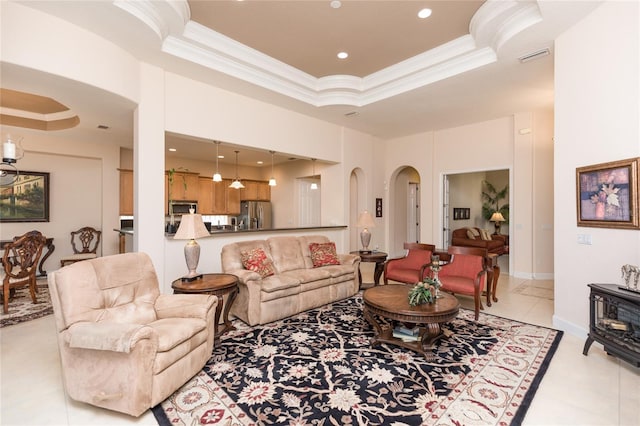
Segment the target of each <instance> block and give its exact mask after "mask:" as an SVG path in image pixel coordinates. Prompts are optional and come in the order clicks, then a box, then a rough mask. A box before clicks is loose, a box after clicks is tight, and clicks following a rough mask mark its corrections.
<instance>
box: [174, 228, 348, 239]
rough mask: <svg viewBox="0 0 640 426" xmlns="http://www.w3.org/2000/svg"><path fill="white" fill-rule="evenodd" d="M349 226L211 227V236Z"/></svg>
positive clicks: (322, 229) (324, 229) (323, 229)
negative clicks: (234, 228) (235, 228)
mask: <svg viewBox="0 0 640 426" xmlns="http://www.w3.org/2000/svg"><path fill="white" fill-rule="evenodd" d="M346 228H347V226H346V225H339V226H309V227H302V228H300V227H297V228H273V229H238V230H237V231H234V230H233V229H211V232H210V234H211V236H216V235H225V236H228V235H229V234H256V233H258V234H259V233H263V232H279V231H283V232H284V231H286V232H290V231H313V230H321V231H326V230H334V229H346ZM164 235H165V236H166V237H173V236H174V235H175V234H170V233H167V232H165V233H164Z"/></svg>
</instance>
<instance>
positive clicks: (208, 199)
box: [198, 177, 216, 214]
mask: <svg viewBox="0 0 640 426" xmlns="http://www.w3.org/2000/svg"><path fill="white" fill-rule="evenodd" d="M214 183H215V182H213V180H211V178H210V177H199V178H198V213H200V214H216V213H215V210H214V208H213V184H214Z"/></svg>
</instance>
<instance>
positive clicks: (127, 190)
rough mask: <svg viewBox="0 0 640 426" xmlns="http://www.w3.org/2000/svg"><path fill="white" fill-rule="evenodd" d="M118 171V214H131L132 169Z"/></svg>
mask: <svg viewBox="0 0 640 426" xmlns="http://www.w3.org/2000/svg"><path fill="white" fill-rule="evenodd" d="M118 170H119V171H120V215H121V216H133V170H126V169H118Z"/></svg>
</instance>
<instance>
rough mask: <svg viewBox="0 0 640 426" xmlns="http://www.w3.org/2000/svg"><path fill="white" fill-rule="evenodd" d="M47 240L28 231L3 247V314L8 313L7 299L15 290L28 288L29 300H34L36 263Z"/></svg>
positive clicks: (39, 234)
mask: <svg viewBox="0 0 640 426" xmlns="http://www.w3.org/2000/svg"><path fill="white" fill-rule="evenodd" d="M46 242H47V238H46V237H45V236H44V235H42V234H41V233H40V232H39V231H30V232H27V233H26V234H24V235H22V236H20V237H16V238H14V239H13V241H11V242H8V243H6V244H5V245H4V247H3V248H4V254H3V255H2V275H3V276H2V299H3V305H2V307H3V312H4V313H5V314H6V313H8V312H9V299H10V297H11V295H12V291H15V289H17V288H20V287H24V286H27V285H28V286H29V292H30V293H31V300H33V303H38V300H37V298H36V293H37V287H36V274H37V267H38V261H39V260H40V255H41V254H42V249H43V247H44V246H45V244H46Z"/></svg>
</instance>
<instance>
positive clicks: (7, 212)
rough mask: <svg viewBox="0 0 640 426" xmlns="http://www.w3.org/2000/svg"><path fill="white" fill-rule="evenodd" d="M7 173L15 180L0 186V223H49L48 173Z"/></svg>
mask: <svg viewBox="0 0 640 426" xmlns="http://www.w3.org/2000/svg"><path fill="white" fill-rule="evenodd" d="M7 173H14V174H15V175H17V178H16V179H15V182H13V183H12V184H9V185H3V186H0V222H49V173H41V172H27V171H23V172H7Z"/></svg>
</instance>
